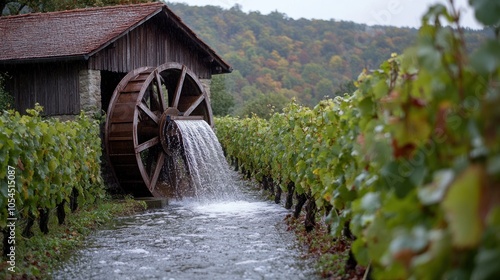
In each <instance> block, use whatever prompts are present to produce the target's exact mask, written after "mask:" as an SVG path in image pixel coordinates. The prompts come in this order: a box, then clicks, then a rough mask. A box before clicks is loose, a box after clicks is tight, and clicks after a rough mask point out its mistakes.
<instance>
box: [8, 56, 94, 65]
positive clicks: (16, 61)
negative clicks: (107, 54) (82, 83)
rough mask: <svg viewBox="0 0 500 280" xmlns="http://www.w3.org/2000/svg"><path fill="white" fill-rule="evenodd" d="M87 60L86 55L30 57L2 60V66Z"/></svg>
mask: <svg viewBox="0 0 500 280" xmlns="http://www.w3.org/2000/svg"><path fill="white" fill-rule="evenodd" d="M87 59H88V56H87V55H85V54H78V55H68V56H52V57H28V58H20V59H7V60H0V65H12V64H29V63H50V62H66V61H85V60H87Z"/></svg>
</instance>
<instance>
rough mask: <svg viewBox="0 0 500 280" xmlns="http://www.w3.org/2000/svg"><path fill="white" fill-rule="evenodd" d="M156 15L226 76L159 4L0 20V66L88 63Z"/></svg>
mask: <svg viewBox="0 0 500 280" xmlns="http://www.w3.org/2000/svg"><path fill="white" fill-rule="evenodd" d="M161 12H164V13H165V14H166V16H167V17H169V18H170V19H171V20H172V21H173V22H174V23H175V24H176V25H177V27H179V28H180V29H181V30H182V31H183V32H184V33H185V34H186V35H187V36H188V37H189V38H190V39H191V40H192V41H193V43H194V44H195V45H197V46H198V47H199V48H200V49H202V50H203V51H204V52H206V53H207V54H209V55H210V56H211V57H213V58H214V60H215V61H217V62H218V63H219V64H220V65H221V67H222V69H223V72H230V71H231V68H230V66H229V65H228V64H227V63H226V62H224V61H223V60H222V58H220V57H219V56H218V55H217V54H216V53H215V51H214V50H212V49H211V48H210V47H209V46H208V45H207V44H205V43H204V42H203V40H201V39H200V38H199V37H198V36H197V35H196V34H195V33H194V32H193V31H192V30H191V29H190V28H189V27H187V26H186V25H185V24H184V23H183V22H182V21H181V19H180V18H179V17H178V16H177V15H175V14H174V13H173V12H172V11H171V10H170V9H169V8H168V7H167V6H166V5H165V4H164V3H161V2H153V3H145V4H136V5H123V6H108V7H99V8H87V9H76V10H69V11H61V12H51V13H32V14H25V15H19V16H7V17H0V38H1V42H0V63H17V62H23V61H32V60H68V59H88V58H89V57H90V56H92V55H93V54H95V53H96V52H98V51H100V50H102V49H103V48H105V47H106V46H108V45H109V44H111V43H112V42H114V41H116V40H117V39H119V38H120V37H121V36H123V35H125V34H126V33H127V32H129V31H130V30H132V29H134V28H135V27H137V26H139V25H140V24H142V23H143V22H145V21H147V20H148V19H150V18H151V17H153V16H155V15H156V14H158V13H161Z"/></svg>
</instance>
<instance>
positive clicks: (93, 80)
mask: <svg viewBox="0 0 500 280" xmlns="http://www.w3.org/2000/svg"><path fill="white" fill-rule="evenodd" d="M79 82H80V85H79V91H80V109H81V110H83V111H85V112H86V113H87V114H88V115H93V114H96V113H97V114H98V113H100V112H101V109H102V106H101V73H100V72H99V71H98V70H89V69H84V70H81V71H80V73H79Z"/></svg>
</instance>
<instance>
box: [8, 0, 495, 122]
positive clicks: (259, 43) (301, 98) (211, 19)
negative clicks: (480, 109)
mask: <svg viewBox="0 0 500 280" xmlns="http://www.w3.org/2000/svg"><path fill="white" fill-rule="evenodd" d="M140 2H150V0H75V1H65V0H18V1H12V2H11V1H9V0H0V8H1V9H2V14H3V15H8V14H17V13H26V12H48V11H54V10H65V9H73V8H82V7H89V6H105V5H115V4H129V3H140ZM167 5H168V6H169V8H170V9H172V10H173V11H174V12H175V13H176V14H177V15H179V16H180V17H181V19H182V20H183V21H184V22H185V23H186V24H187V25H188V26H190V27H191V28H192V29H193V30H194V31H195V32H196V33H197V34H198V36H199V37H200V38H202V39H203V40H204V41H205V42H206V43H207V44H208V45H210V46H211V47H213V48H214V49H215V50H216V51H217V52H218V53H219V55H221V56H222V57H223V58H224V59H225V60H226V61H227V62H228V63H229V64H230V65H232V67H233V68H234V71H233V73H231V74H228V75H222V76H215V77H214V86H215V90H212V92H213V93H214V94H213V102H212V103H213V106H214V113H216V114H218V115H225V114H232V115H240V116H241V115H249V114H251V113H255V114H257V115H259V116H261V117H267V116H268V115H269V113H270V112H272V111H273V110H280V109H281V108H282V107H283V106H284V104H286V103H288V102H289V100H290V99H292V98H295V99H296V100H297V101H298V102H299V103H301V104H304V105H306V106H314V105H315V104H317V103H318V101H320V100H322V99H324V98H325V97H326V96H328V97H333V96H335V95H338V94H344V93H352V92H353V91H354V84H353V82H352V81H353V80H355V79H356V78H357V76H358V75H359V74H360V73H361V72H362V71H363V69H367V70H370V69H372V68H375V67H377V66H378V65H380V63H381V62H382V61H384V60H386V59H387V58H389V57H390V56H391V54H392V53H402V52H403V50H404V49H405V48H407V47H408V46H410V45H411V44H412V43H413V42H414V41H415V38H416V35H417V29H412V28H396V27H387V26H367V25H364V24H357V23H354V22H347V21H335V20H329V21H327V20H307V19H298V20H295V19H291V18H289V17H287V15H286V14H283V13H279V12H277V11H275V12H272V13H270V14H268V15H263V14H261V13H259V12H250V13H245V12H243V11H242V10H241V7H240V6H239V5H238V4H236V5H235V6H233V7H232V8H230V9H223V8H221V7H217V6H204V7H199V6H188V5H186V4H179V3H168V2H167ZM465 33H466V41H467V43H468V47H469V49H470V50H472V49H475V48H476V46H478V45H479V43H480V42H481V41H482V38H485V36H486V34H487V31H473V30H466V32H465Z"/></svg>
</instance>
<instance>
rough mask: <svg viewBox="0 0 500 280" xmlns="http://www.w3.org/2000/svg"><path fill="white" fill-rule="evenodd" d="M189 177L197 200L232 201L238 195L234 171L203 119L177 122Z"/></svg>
mask: <svg viewBox="0 0 500 280" xmlns="http://www.w3.org/2000/svg"><path fill="white" fill-rule="evenodd" d="M175 123H176V125H177V128H178V129H179V131H180V135H181V137H182V144H183V147H182V148H183V153H182V154H183V155H184V160H185V161H186V163H187V168H186V169H187V175H188V176H189V182H190V187H191V188H192V190H193V192H194V197H196V198H198V199H202V200H229V199H235V198H236V196H237V187H236V183H235V180H234V177H233V176H232V175H233V172H232V171H231V169H230V168H229V165H228V163H227V161H226V158H225V157H224V153H223V151H222V147H221V145H220V143H219V140H218V139H217V136H216V135H215V133H214V132H213V130H212V128H211V127H210V126H209V125H208V124H207V123H206V122H205V121H203V120H189V121H188V120H186V121H183V120H177V121H175Z"/></svg>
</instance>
